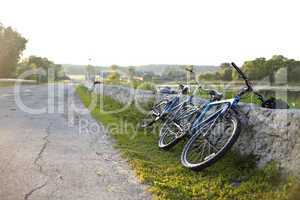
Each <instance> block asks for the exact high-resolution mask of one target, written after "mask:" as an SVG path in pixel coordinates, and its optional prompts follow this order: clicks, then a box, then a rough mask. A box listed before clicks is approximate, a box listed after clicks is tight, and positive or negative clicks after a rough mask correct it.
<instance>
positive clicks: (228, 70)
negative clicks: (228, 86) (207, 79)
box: [219, 63, 232, 81]
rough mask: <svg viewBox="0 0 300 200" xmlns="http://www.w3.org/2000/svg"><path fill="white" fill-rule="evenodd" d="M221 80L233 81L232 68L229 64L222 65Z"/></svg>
mask: <svg viewBox="0 0 300 200" xmlns="http://www.w3.org/2000/svg"><path fill="white" fill-rule="evenodd" d="M219 76H220V79H221V80H223V81H231V80H232V67H231V66H230V64H229V63H222V64H221V66H220V70H219Z"/></svg>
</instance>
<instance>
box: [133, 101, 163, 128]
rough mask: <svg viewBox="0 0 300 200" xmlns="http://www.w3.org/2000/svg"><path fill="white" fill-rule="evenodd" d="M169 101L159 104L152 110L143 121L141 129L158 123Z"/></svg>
mask: <svg viewBox="0 0 300 200" xmlns="http://www.w3.org/2000/svg"><path fill="white" fill-rule="evenodd" d="M166 104H167V101H165V100H164V101H161V102H159V103H158V104H156V105H154V106H153V107H152V109H151V110H150V111H149V112H148V113H147V114H146V115H145V116H144V118H143V119H142V120H141V122H140V124H139V127H140V128H147V127H149V126H152V125H153V124H154V123H155V122H156V121H157V117H159V116H160V115H161V113H162V111H163V109H164V108H165V106H166Z"/></svg>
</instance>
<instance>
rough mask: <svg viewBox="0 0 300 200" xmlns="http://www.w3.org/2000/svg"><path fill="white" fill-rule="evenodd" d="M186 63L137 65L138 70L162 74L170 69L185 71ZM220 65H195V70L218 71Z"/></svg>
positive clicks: (203, 71)
mask: <svg viewBox="0 0 300 200" xmlns="http://www.w3.org/2000/svg"><path fill="white" fill-rule="evenodd" d="M184 68H185V66H184V65H142V66H137V67H135V69H136V71H137V72H146V73H147V72H148V73H149V72H150V73H154V74H156V75H162V74H163V73H165V72H168V71H170V70H174V71H185V69H184ZM218 69H219V67H216V66H208V65H202V66H201V65H194V71H195V72H196V73H213V72H216V71H217V70H218Z"/></svg>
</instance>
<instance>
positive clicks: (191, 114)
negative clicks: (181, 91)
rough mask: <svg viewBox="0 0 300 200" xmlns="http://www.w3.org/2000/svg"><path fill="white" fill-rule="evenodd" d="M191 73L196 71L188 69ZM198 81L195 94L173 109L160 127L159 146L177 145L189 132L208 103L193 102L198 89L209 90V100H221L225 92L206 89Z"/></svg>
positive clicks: (169, 146) (165, 147) (165, 148)
mask: <svg viewBox="0 0 300 200" xmlns="http://www.w3.org/2000/svg"><path fill="white" fill-rule="evenodd" d="M186 70H188V71H189V72H191V73H194V71H192V70H190V69H186ZM195 81H196V83H197V88H196V89H195V90H194V91H193V94H192V95H191V96H189V98H188V101H186V102H183V104H182V105H181V106H180V107H179V108H178V109H177V110H176V111H173V113H172V115H171V117H169V118H168V119H167V120H165V123H164V124H163V125H162V127H161V128H160V133H159V135H160V137H159V141H158V147H159V148H161V149H164V150H167V149H169V148H171V147H173V146H174V145H176V144H177V143H178V142H179V141H180V140H181V139H183V138H184V137H185V136H186V135H187V134H186V133H187V131H186V130H188V129H189V128H190V126H191V123H190V122H192V121H194V119H195V117H197V116H198V115H199V113H201V110H202V108H203V107H205V105H206V104H207V103H205V104H204V105H203V106H200V107H199V106H195V105H194V104H193V98H194V96H195V95H196V93H197V92H198V90H200V89H201V90H203V91H207V92H208V94H209V95H210V100H209V102H213V101H219V100H221V99H222V97H223V94H222V93H220V92H218V91H216V90H213V89H204V88H203V87H202V86H201V85H200V83H199V82H198V81H197V80H195Z"/></svg>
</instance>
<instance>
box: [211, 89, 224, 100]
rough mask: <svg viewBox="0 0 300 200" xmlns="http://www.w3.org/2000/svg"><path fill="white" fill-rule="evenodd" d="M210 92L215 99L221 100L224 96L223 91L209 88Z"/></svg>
mask: <svg viewBox="0 0 300 200" xmlns="http://www.w3.org/2000/svg"><path fill="white" fill-rule="evenodd" d="M208 94H209V95H210V96H211V99H212V100H213V101H219V100H221V99H222V98H223V93H221V92H218V91H216V90H209V92H208Z"/></svg>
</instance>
